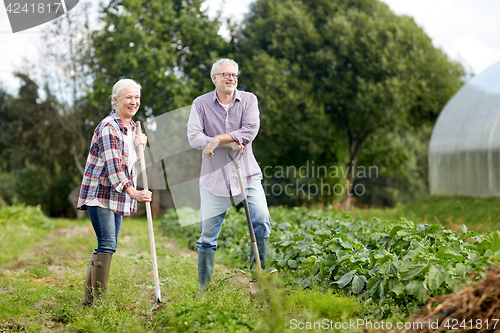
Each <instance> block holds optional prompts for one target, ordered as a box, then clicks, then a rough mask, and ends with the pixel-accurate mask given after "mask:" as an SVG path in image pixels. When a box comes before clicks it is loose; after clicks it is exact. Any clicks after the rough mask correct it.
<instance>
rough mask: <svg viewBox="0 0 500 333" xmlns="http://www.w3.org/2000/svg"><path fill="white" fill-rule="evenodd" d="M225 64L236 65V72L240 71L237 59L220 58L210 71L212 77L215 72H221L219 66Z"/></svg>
mask: <svg viewBox="0 0 500 333" xmlns="http://www.w3.org/2000/svg"><path fill="white" fill-rule="evenodd" d="M223 65H233V66H234V67H236V73H238V67H239V66H238V64H237V63H236V61H234V60H232V59H227V58H224V59H219V60H217V61H216V62H215V63H214V64H213V65H212V70H211V71H210V77H212V75H214V74H215V73H218V72H219V68H220V66H223Z"/></svg>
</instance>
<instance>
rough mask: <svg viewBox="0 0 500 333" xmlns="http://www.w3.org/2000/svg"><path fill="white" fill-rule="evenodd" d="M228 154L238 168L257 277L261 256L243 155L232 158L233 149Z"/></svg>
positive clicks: (260, 268)
mask: <svg viewBox="0 0 500 333" xmlns="http://www.w3.org/2000/svg"><path fill="white" fill-rule="evenodd" d="M227 154H228V155H229V158H230V159H231V161H233V163H234V166H235V167H236V172H237V173H238V180H239V181H240V189H241V197H242V199H243V206H244V207H245V215H246V216H247V224H248V231H249V232H250V240H251V242H252V249H253V253H254V255H255V264H256V265H257V276H260V275H261V273H262V267H261V265H260V255H259V248H258V247H257V239H256V238H255V231H254V230H253V224H252V217H251V216H250V207H249V206H248V200H247V194H246V192H245V185H244V184H243V176H242V175H241V163H240V162H241V157H242V156H243V153H241V152H239V156H238V157H237V158H233V156H231V149H228V151H227Z"/></svg>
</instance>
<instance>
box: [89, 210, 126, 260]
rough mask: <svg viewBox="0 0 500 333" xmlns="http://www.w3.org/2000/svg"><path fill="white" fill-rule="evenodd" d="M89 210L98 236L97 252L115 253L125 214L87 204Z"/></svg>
mask: <svg viewBox="0 0 500 333" xmlns="http://www.w3.org/2000/svg"><path fill="white" fill-rule="evenodd" d="M87 211H88V213H89V217H90V222H92V226H93V227H94V231H95V234H96V236H97V253H99V252H104V253H115V252H116V245H117V244H118V234H119V233H120V228H121V227H122V218H123V216H122V215H118V214H116V213H114V212H112V211H110V210H109V209H106V208H101V207H97V206H87Z"/></svg>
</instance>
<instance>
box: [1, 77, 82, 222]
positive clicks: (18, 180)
mask: <svg viewBox="0 0 500 333" xmlns="http://www.w3.org/2000/svg"><path fill="white" fill-rule="evenodd" d="M17 76H18V77H19V78H20V79H21V80H22V85H21V88H20V90H19V96H18V97H11V96H6V95H5V93H2V95H3V98H1V100H2V101H1V102H0V105H1V106H0V108H1V109H2V113H1V115H0V125H1V127H2V131H0V159H1V161H2V163H1V165H0V174H1V176H2V184H1V185H0V187H1V190H0V194H1V195H2V197H3V200H4V201H5V202H7V203H14V202H15V201H17V200H19V201H22V202H25V203H27V204H30V205H38V204H41V205H42V208H43V209H44V211H45V212H47V213H50V214H52V215H57V216H58V215H60V214H65V213H66V209H67V207H68V201H67V197H68V194H69V192H70V191H71V189H72V187H73V186H75V182H76V178H75V176H79V172H78V170H77V169H76V165H75V163H74V156H73V155H72V154H71V144H72V142H73V140H74V138H73V137H72V135H71V133H69V132H68V131H66V130H65V125H64V124H66V123H68V122H70V121H71V118H69V117H67V116H66V115H64V114H62V113H60V110H61V109H62V108H61V105H60V104H59V102H58V101H57V100H56V98H55V97H54V96H53V95H52V93H51V91H50V90H49V89H48V87H45V89H44V91H45V95H46V98H45V100H41V98H40V97H39V94H38V89H39V87H38V85H37V84H36V83H35V82H34V81H33V80H32V79H31V78H30V77H28V76H27V75H26V74H21V73H18V74H17Z"/></svg>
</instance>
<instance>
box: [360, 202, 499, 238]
mask: <svg viewBox="0 0 500 333" xmlns="http://www.w3.org/2000/svg"><path fill="white" fill-rule="evenodd" d="M352 215H353V216H354V217H358V218H361V219H364V220H367V221H371V220H372V219H373V218H378V219H381V220H398V219H400V218H406V219H408V220H410V221H414V222H424V223H429V224H432V223H436V222H437V223H440V224H441V225H443V226H444V227H447V228H450V229H451V230H453V231H457V230H458V228H459V227H460V226H461V225H462V224H465V225H466V226H467V227H468V228H469V229H471V230H474V231H477V232H487V231H491V230H498V229H500V198H471V197H445V196H427V197H425V198H422V199H419V200H417V201H415V202H413V203H412V204H410V205H408V206H404V207H402V206H399V207H396V208H391V209H378V208H370V209H359V208H354V209H353V210H352Z"/></svg>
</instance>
